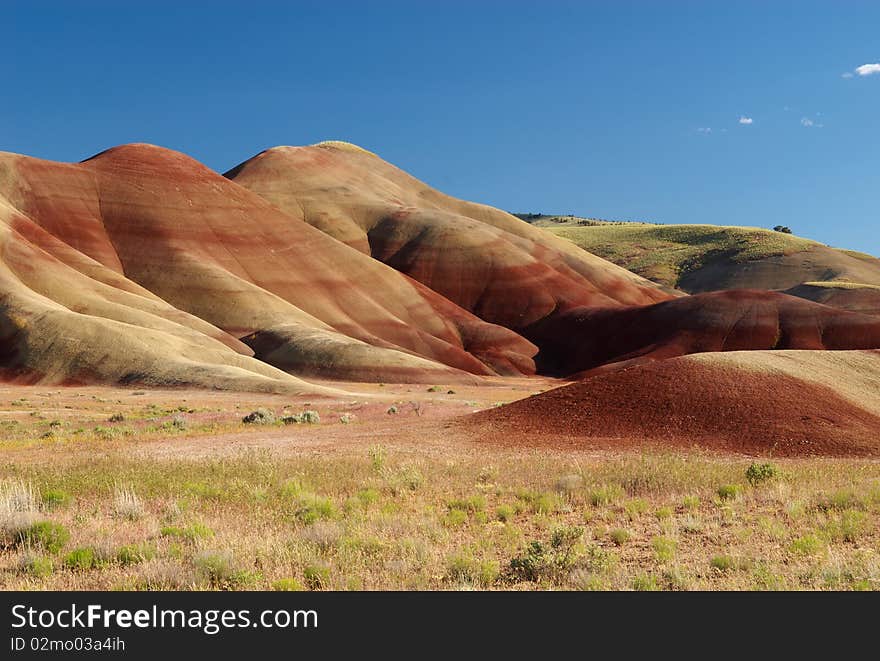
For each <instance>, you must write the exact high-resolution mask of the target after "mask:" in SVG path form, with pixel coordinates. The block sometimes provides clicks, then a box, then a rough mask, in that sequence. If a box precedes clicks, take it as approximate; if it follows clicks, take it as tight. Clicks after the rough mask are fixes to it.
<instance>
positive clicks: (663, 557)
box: [651, 535, 677, 562]
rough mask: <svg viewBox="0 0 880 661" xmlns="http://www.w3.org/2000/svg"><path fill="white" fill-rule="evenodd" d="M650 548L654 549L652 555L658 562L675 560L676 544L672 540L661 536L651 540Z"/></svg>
mask: <svg viewBox="0 0 880 661" xmlns="http://www.w3.org/2000/svg"><path fill="white" fill-rule="evenodd" d="M651 546H653V547H654V555H655V557H656V558H657V560H658V561H659V562H670V561H671V560H672V559H673V558H675V548H676V546H677V544H676V543H675V540H674V539H672V538H670V537H664V536H662V535H661V536H659V537H655V538H654V539H652V540H651Z"/></svg>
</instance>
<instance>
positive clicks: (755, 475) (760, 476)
mask: <svg viewBox="0 0 880 661" xmlns="http://www.w3.org/2000/svg"><path fill="white" fill-rule="evenodd" d="M778 475H779V470H778V469H777V468H776V466H774V465H773V464H756V463H753V464H751V465H750V466H749V467H748V468H747V469H746V479H747V480H748V481H749V484H751V485H752V486H753V487H755V486H758V485H759V484H761V483H762V482H767V481H769V480H773V479H775V478H776V477H777V476H778Z"/></svg>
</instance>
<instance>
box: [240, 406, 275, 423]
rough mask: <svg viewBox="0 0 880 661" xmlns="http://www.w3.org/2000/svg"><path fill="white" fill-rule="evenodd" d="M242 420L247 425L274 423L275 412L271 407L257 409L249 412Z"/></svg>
mask: <svg viewBox="0 0 880 661" xmlns="http://www.w3.org/2000/svg"><path fill="white" fill-rule="evenodd" d="M241 421H242V422H243V423H244V424H246V425H274V424H275V414H274V413H273V412H272V411H270V410H269V409H257V410H256V411H251V412H250V413H248V414H247V415H246V416H244V417H243V418H242V419H241Z"/></svg>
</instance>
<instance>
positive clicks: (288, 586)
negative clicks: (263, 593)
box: [272, 578, 302, 592]
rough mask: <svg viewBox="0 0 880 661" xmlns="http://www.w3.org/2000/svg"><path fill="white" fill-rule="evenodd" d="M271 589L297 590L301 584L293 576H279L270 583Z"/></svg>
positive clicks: (300, 587) (279, 590)
mask: <svg viewBox="0 0 880 661" xmlns="http://www.w3.org/2000/svg"><path fill="white" fill-rule="evenodd" d="M272 589H273V590H275V591H276V592H299V591H300V590H302V585H300V582H299V581H298V580H296V579H295V578H280V579H278V580H277V581H275V582H274V583H272Z"/></svg>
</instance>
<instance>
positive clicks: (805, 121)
mask: <svg viewBox="0 0 880 661" xmlns="http://www.w3.org/2000/svg"><path fill="white" fill-rule="evenodd" d="M816 114H817V115H818V114H819V113H816ZM801 126H803V127H805V128H808V129H809V128H814V129H820V128H822V127H823V126H825V125H824V124H819V123H818V122H814V121H813V120H812V119H810V118H809V117H801Z"/></svg>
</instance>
